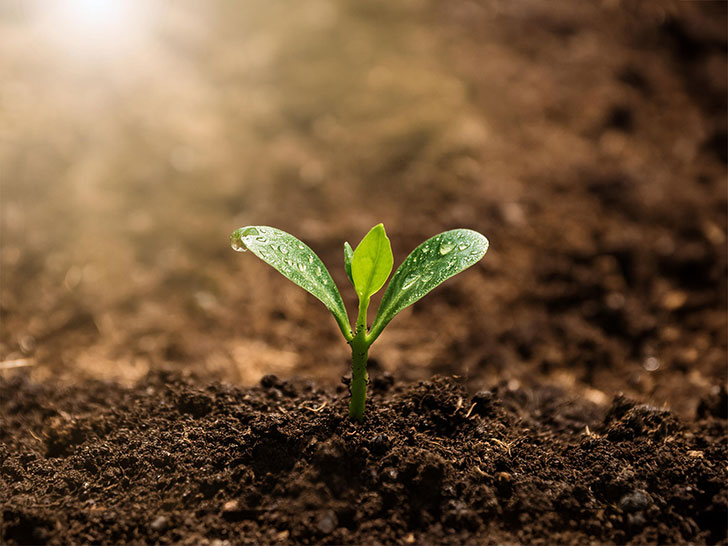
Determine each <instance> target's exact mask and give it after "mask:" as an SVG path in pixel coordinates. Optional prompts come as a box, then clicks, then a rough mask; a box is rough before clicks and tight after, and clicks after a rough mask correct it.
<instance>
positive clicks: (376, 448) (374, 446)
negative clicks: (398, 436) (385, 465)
mask: <svg viewBox="0 0 728 546" xmlns="http://www.w3.org/2000/svg"><path fill="white" fill-rule="evenodd" d="M389 447H390V442H389V436H387V435H386V434H378V435H376V436H375V437H374V439H373V440H372V441H371V442H370V443H369V449H370V450H371V452H372V453H373V454H374V455H384V454H385V453H386V452H387V451H389Z"/></svg>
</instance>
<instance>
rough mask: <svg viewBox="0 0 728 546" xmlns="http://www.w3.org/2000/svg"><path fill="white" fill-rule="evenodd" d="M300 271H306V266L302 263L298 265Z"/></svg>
mask: <svg viewBox="0 0 728 546" xmlns="http://www.w3.org/2000/svg"><path fill="white" fill-rule="evenodd" d="M298 269H299V270H301V271H306V264H302V263H301V262H299V263H298Z"/></svg>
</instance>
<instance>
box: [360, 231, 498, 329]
mask: <svg viewBox="0 0 728 546" xmlns="http://www.w3.org/2000/svg"><path fill="white" fill-rule="evenodd" d="M487 251H488V239H486V238H485V237H484V236H483V235H481V234H480V233H478V232H477V231H472V230H470V229H453V230H451V231H445V232H444V233H440V234H439V235H435V236H434V237H432V238H430V239H428V240H427V241H425V242H424V243H422V244H421V245H420V246H418V247H417V248H415V249H414V250H413V251H412V253H411V254H410V255H409V256H407V258H406V259H405V261H404V262H402V265H400V266H399V268H398V269H397V271H395V273H394V275H393V276H392V280H391V281H390V283H389V286H387V290H386V291H385V292H384V296H382V301H381V303H380V305H379V310H378V311H377V317H376V318H375V319H374V324H372V328H371V331H370V333H369V338H370V339H371V340H372V341H373V340H374V339H376V337H377V336H378V335H379V334H380V333H381V332H382V330H383V329H384V327H385V326H386V325H387V324H389V321H391V320H392V319H393V318H394V316H395V315H396V314H397V313H399V312H400V311H401V310H402V309H404V308H405V307H407V306H409V305H412V304H413V303H414V302H416V301H417V300H419V299H420V298H421V297H422V296H424V295H425V294H427V293H428V292H429V291H430V290H432V289H433V288H435V287H436V286H438V285H439V284H441V283H442V282H444V281H446V280H447V279H449V278H450V277H452V276H453V275H457V274H458V273H460V272H461V271H463V270H464V269H467V268H468V267H470V266H471V265H473V264H474V263H475V262H477V261H478V260H480V259H481V258H482V257H483V256H484V255H485V253H486V252H487Z"/></svg>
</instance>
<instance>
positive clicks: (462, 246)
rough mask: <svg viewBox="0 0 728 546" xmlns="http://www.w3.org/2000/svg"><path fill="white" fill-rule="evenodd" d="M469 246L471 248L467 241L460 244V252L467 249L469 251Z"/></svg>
mask: <svg viewBox="0 0 728 546" xmlns="http://www.w3.org/2000/svg"><path fill="white" fill-rule="evenodd" d="M469 246H470V243H466V242H465V241H463V242H462V243H460V244H459V245H458V250H465V249H467V248H468V247H469Z"/></svg>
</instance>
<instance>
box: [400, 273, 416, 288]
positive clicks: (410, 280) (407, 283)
mask: <svg viewBox="0 0 728 546" xmlns="http://www.w3.org/2000/svg"><path fill="white" fill-rule="evenodd" d="M419 278H420V274H419V273H413V274H411V275H407V276H406V277H405V278H404V283H402V290H407V289H408V288H411V287H412V286H414V284H415V283H416V282H417V279H419Z"/></svg>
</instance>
